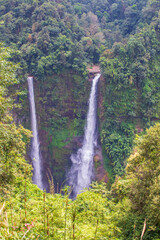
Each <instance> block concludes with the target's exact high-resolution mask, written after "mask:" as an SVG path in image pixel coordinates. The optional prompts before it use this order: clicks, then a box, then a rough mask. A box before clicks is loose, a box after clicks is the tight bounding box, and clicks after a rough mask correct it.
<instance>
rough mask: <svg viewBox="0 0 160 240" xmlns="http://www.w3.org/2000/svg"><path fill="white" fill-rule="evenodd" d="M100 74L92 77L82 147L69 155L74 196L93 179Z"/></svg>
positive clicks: (70, 179)
mask: <svg viewBox="0 0 160 240" xmlns="http://www.w3.org/2000/svg"><path fill="white" fill-rule="evenodd" d="M99 78H100V74H97V75H96V77H95V78H94V79H93V82H92V88H91V93H90V98H89V109H88V113H87V122H86V126H85V134H84V140H83V145H82V148H80V149H79V150H78V152H77V154H72V155H71V161H72V166H71V169H70V171H69V174H68V178H69V185H70V186H71V187H72V189H73V197H76V195H77V194H78V193H80V192H81V191H82V190H83V189H84V188H88V187H89V185H90V184H91V181H92V179H93V157H94V147H95V146H96V145H97V132H96V119H97V117H96V111H97V101H96V92H97V91H96V90H97V83H98V80H99Z"/></svg>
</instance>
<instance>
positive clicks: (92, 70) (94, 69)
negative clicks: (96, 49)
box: [87, 65, 100, 81]
mask: <svg viewBox="0 0 160 240" xmlns="http://www.w3.org/2000/svg"><path fill="white" fill-rule="evenodd" d="M87 70H88V77H89V81H92V80H93V78H94V77H95V75H96V74H97V73H100V67H99V66H97V65H93V66H92V67H88V68H87Z"/></svg>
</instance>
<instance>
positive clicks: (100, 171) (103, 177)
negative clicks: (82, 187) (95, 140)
mask: <svg viewBox="0 0 160 240" xmlns="http://www.w3.org/2000/svg"><path fill="white" fill-rule="evenodd" d="M94 167H95V180H96V181H98V182H106V183H107V182H108V180H109V179H108V173H107V171H106V170H105V168H104V162H103V156H102V148H101V146H100V145H98V147H97V149H96V152H95V156H94Z"/></svg>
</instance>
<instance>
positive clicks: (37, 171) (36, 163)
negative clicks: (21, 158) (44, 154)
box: [27, 77, 43, 189]
mask: <svg viewBox="0 0 160 240" xmlns="http://www.w3.org/2000/svg"><path fill="white" fill-rule="evenodd" d="M27 81H28V89H29V102H30V112H31V126H32V134H33V138H32V142H31V159H32V162H33V182H34V184H36V185H37V186H38V187H39V188H40V189H43V183H42V175H41V157H40V151H39V139H38V131H37V120H36V108H35V101H34V90H33V77H28V78H27Z"/></svg>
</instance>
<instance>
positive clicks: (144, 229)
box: [141, 219, 146, 240]
mask: <svg viewBox="0 0 160 240" xmlns="http://www.w3.org/2000/svg"><path fill="white" fill-rule="evenodd" d="M145 231H146V219H145V220H144V225H143V230H142V234H141V240H142V238H143V236H144V233H145Z"/></svg>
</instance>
